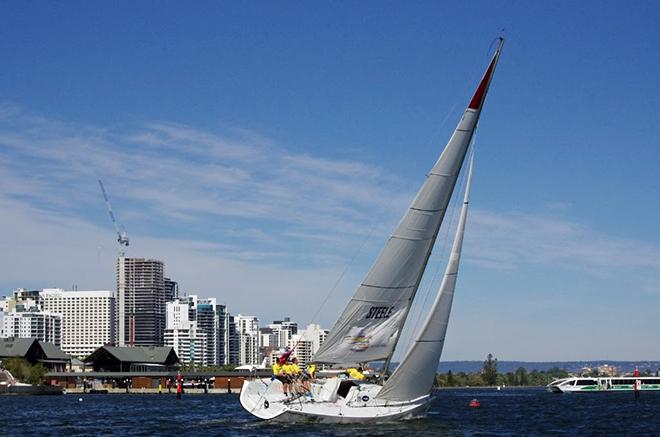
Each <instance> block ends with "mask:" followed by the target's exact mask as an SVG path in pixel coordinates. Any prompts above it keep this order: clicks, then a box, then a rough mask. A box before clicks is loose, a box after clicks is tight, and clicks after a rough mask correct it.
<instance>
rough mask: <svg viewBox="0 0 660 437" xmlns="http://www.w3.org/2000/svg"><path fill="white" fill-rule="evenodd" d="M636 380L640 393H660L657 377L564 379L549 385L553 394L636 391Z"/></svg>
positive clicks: (659, 383) (659, 382) (659, 381)
mask: <svg viewBox="0 0 660 437" xmlns="http://www.w3.org/2000/svg"><path fill="white" fill-rule="evenodd" d="M635 380H638V381H639V382H640V386H639V390H640V391H654V390H655V391H660V378H659V377H655V376H638V377H633V376H613V377H607V378H589V377H577V378H563V379H558V380H556V381H552V382H551V383H550V384H548V385H547V388H548V391H551V392H553V393H575V392H605V391H634V390H635Z"/></svg>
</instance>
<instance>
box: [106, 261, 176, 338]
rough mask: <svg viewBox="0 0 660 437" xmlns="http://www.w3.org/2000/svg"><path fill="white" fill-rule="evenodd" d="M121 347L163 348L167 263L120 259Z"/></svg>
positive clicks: (118, 275)
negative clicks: (165, 268) (165, 266)
mask: <svg viewBox="0 0 660 437" xmlns="http://www.w3.org/2000/svg"><path fill="white" fill-rule="evenodd" d="M116 296H117V343H118V344H119V346H161V345H162V344H163V333H164V330H165V279H164V276H163V262H162V261H157V260H152V259H143V258H126V257H123V256H122V257H119V258H118V259H117V295H116Z"/></svg>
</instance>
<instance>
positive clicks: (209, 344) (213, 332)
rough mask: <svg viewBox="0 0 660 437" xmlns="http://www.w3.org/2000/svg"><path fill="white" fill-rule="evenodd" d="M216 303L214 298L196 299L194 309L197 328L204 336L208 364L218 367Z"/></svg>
mask: <svg viewBox="0 0 660 437" xmlns="http://www.w3.org/2000/svg"><path fill="white" fill-rule="evenodd" d="M216 307H217V303H216V300H215V298H214V297H212V298H208V299H198V300H197V307H196V312H197V314H196V316H197V328H198V329H199V330H200V331H201V332H203V333H204V334H205V336H206V350H207V355H208V363H209V364H212V365H218V364H219V362H218V323H219V320H218V318H217V314H216Z"/></svg>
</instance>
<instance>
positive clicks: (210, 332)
mask: <svg viewBox="0 0 660 437" xmlns="http://www.w3.org/2000/svg"><path fill="white" fill-rule="evenodd" d="M175 302H178V303H179V304H180V305H186V306H187V308H188V313H187V317H188V320H189V321H190V322H194V323H195V324H196V330H197V331H198V332H200V333H203V334H204V335H205V338H206V344H205V350H206V354H207V355H206V357H205V361H206V362H207V363H208V365H223V364H227V362H226V361H225V360H226V358H225V357H226V356H227V353H226V331H227V329H226V323H227V321H226V309H225V306H224V305H218V304H217V301H216V299H215V298H207V299H200V298H199V297H198V296H197V295H194V294H191V295H188V296H185V297H182V298H179V299H177V300H175ZM169 308H170V306H168V320H169V319H170V318H171V316H170V310H169ZM181 308H183V307H181ZM168 329H170V328H169V322H168Z"/></svg>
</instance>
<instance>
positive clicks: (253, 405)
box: [240, 378, 287, 420]
mask: <svg viewBox="0 0 660 437" xmlns="http://www.w3.org/2000/svg"><path fill="white" fill-rule="evenodd" d="M282 388H283V387H282V383H281V382H280V381H278V380H277V379H275V380H271V379H270V378H260V379H252V380H246V381H244V382H243V387H242V388H241V396H240V402H241V406H242V407H243V408H244V409H245V410H246V411H247V412H248V413H250V414H252V415H253V416H256V417H258V418H259V419H264V420H271V419H275V418H276V417H278V416H280V415H281V414H283V413H284V412H286V410H287V408H286V405H285V404H284V403H283V402H282V400H283V399H284V392H283V389H282Z"/></svg>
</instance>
